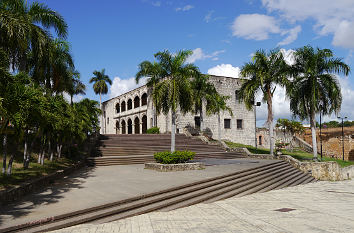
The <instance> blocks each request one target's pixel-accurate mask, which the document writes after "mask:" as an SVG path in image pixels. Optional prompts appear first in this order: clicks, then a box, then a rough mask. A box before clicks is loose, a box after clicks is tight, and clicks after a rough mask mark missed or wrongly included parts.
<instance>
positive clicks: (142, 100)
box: [141, 93, 147, 106]
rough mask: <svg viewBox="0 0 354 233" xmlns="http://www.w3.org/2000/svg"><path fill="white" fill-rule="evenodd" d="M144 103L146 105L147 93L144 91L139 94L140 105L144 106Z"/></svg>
mask: <svg viewBox="0 0 354 233" xmlns="http://www.w3.org/2000/svg"><path fill="white" fill-rule="evenodd" d="M144 105H147V94H146V93H144V94H143V95H142V96H141V106H144Z"/></svg>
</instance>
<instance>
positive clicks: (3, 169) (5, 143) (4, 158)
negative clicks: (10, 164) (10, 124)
mask: <svg viewBox="0 0 354 233" xmlns="http://www.w3.org/2000/svg"><path fill="white" fill-rule="evenodd" d="M5 130H6V129H5ZM2 149H3V154H2V156H3V158H2V174H5V172H6V154H7V133H6V132H5V133H4V138H3V141H2Z"/></svg>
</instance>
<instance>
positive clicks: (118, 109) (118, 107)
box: [116, 103, 120, 113]
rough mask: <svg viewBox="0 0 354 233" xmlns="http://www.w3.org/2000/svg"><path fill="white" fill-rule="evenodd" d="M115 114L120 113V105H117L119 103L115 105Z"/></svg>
mask: <svg viewBox="0 0 354 233" xmlns="http://www.w3.org/2000/svg"><path fill="white" fill-rule="evenodd" d="M116 113H120V105H119V103H117V104H116Z"/></svg>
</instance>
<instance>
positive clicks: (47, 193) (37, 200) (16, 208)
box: [0, 167, 95, 231]
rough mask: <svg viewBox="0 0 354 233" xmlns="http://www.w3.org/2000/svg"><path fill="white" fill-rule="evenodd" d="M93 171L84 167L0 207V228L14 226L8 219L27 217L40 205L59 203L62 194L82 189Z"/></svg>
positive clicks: (91, 168) (92, 168)
mask: <svg viewBox="0 0 354 233" xmlns="http://www.w3.org/2000/svg"><path fill="white" fill-rule="evenodd" d="M94 170H95V168H94V167H84V168H82V169H79V170H77V171H75V172H74V173H73V174H71V175H69V176H66V177H64V178H62V179H59V180H56V181H55V182H53V183H52V184H51V185H50V186H48V187H45V188H43V189H41V190H39V191H37V192H35V193H32V194H28V195H26V196H24V197H23V198H22V199H21V200H19V201H16V202H14V203H11V204H7V205H4V206H0V227H8V226H10V225H14V224H11V220H10V219H16V218H19V217H23V216H27V215H29V214H31V213H33V212H35V209H36V208H37V207H38V206H40V205H50V204H53V203H57V202H59V201H60V199H62V198H64V193H66V192H69V191H70V190H73V189H81V188H84V186H83V184H84V183H85V179H87V178H89V177H93V176H94V175H93V172H94ZM9 220H10V222H9ZM16 225H17V224H16ZM0 231H1V229H0Z"/></svg>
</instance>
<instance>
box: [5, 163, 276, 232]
mask: <svg viewBox="0 0 354 233" xmlns="http://www.w3.org/2000/svg"><path fill="white" fill-rule="evenodd" d="M273 162H275V161H274V160H253V159H229V160H219V159H208V162H207V164H209V165H213V166H207V167H206V169H204V170H194V171H183V172H180V171H179V172H157V171H152V170H146V169H144V165H142V164H139V165H118V166H108V167H96V168H92V167H91V168H90V167H88V168H85V169H82V170H80V171H77V172H75V173H74V174H72V175H70V176H68V177H66V178H65V179H62V180H59V181H57V182H56V183H55V184H53V185H52V186H51V187H48V188H46V189H45V190H43V191H41V192H38V193H35V194H31V195H28V196H26V197H25V198H24V199H23V200H22V201H19V202H16V203H14V204H11V205H7V206H1V207H0V229H1V228H5V227H10V226H14V225H19V224H22V223H27V222H31V221H36V220H40V219H45V218H48V217H51V216H56V215H60V214H65V213H68V212H73V211H77V210H81V209H85V208H89V207H94V206H98V205H102V204H106V203H111V202H114V201H119V200H123V199H127V198H131V197H135V196H139V195H142V194H146V193H152V192H156V191H160V190H163V189H167V188H171V187H174V186H180V185H183V184H188V183H192V182H195V181H199V180H204V179H208V178H212V177H216V176H220V175H224V174H229V173H233V172H237V171H241V170H245V169H249V168H253V167H257V166H261V165H265V164H268V163H273Z"/></svg>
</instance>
